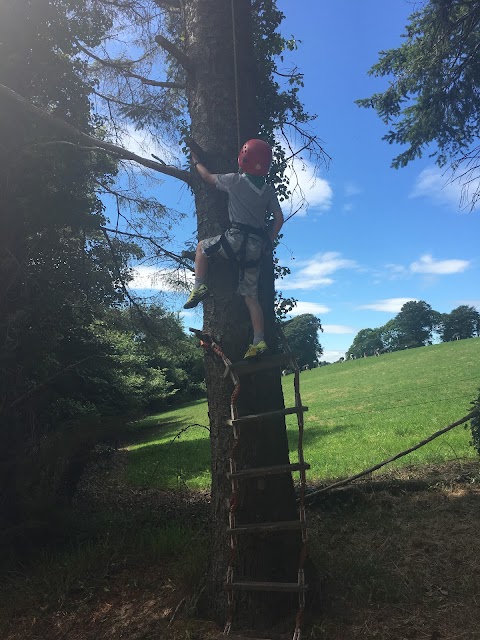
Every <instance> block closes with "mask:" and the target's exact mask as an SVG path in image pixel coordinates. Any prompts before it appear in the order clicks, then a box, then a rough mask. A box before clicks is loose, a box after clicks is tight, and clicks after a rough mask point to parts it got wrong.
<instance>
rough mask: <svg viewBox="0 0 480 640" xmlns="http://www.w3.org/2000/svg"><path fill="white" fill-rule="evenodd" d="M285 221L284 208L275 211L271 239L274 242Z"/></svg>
mask: <svg viewBox="0 0 480 640" xmlns="http://www.w3.org/2000/svg"><path fill="white" fill-rule="evenodd" d="M283 222H284V218H283V213H282V210H281V209H279V210H278V211H275V212H274V214H273V224H272V227H271V229H270V240H271V241H272V244H273V242H274V241H275V239H276V237H277V236H278V234H279V233H280V229H281V228H282V227H283Z"/></svg>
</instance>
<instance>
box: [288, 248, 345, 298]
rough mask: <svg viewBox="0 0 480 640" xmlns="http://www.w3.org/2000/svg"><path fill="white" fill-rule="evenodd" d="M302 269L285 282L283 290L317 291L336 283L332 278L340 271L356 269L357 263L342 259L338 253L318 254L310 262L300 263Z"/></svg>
mask: <svg viewBox="0 0 480 640" xmlns="http://www.w3.org/2000/svg"><path fill="white" fill-rule="evenodd" d="M298 266H299V267H301V268H300V269H299V270H298V271H297V272H296V273H295V274H294V275H293V276H288V277H287V278H285V279H284V280H283V283H282V288H283V289H290V290H292V289H315V288H317V287H324V286H328V285H330V284H332V283H333V282H334V280H333V278H332V277H331V276H332V275H333V274H334V273H335V272H336V271H339V270H340V269H356V268H357V263H356V262H355V261H354V260H349V259H347V258H342V255H341V254H340V253H338V252H336V251H327V252H325V253H317V254H316V255H315V256H314V257H313V258H311V259H310V260H305V261H301V262H299V263H298Z"/></svg>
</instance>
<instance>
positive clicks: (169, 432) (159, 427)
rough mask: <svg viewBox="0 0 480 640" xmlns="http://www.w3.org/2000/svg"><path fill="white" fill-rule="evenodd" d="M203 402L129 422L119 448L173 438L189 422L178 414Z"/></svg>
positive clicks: (195, 402)
mask: <svg viewBox="0 0 480 640" xmlns="http://www.w3.org/2000/svg"><path fill="white" fill-rule="evenodd" d="M204 402H205V400H204V399H200V400H191V401H190V402H185V403H183V404H182V405H180V406H178V407H175V408H172V409H168V410H166V411H165V412H163V413H158V414H154V415H151V416H149V417H147V418H143V419H141V420H136V421H135V422H130V423H129V424H128V425H127V428H126V429H125V430H124V432H123V433H122V434H121V436H120V442H121V446H122V447H128V446H130V445H138V444H142V443H145V444H148V443H149V442H151V441H152V440H157V439H160V438H166V437H170V436H171V437H172V438H173V437H174V436H175V435H176V433H178V432H180V431H181V430H182V429H184V428H185V427H187V426H188V424H189V422H190V418H189V417H181V415H179V414H180V412H183V411H184V410H186V409H189V408H191V407H198V406H199V405H201V404H203V403H204ZM175 414H177V415H175Z"/></svg>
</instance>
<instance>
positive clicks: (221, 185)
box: [215, 173, 280, 229]
mask: <svg viewBox="0 0 480 640" xmlns="http://www.w3.org/2000/svg"><path fill="white" fill-rule="evenodd" d="M215 178H216V181H215V184H216V187H217V189H219V190H220V191H225V192H226V193H228V216H229V218H230V222H238V223H240V224H248V225H250V226H251V227H256V228H257V229H259V228H260V229H263V228H264V227H265V226H266V220H265V218H266V217H267V215H268V214H270V213H275V212H276V211H280V205H279V204H278V199H277V194H276V193H275V189H274V188H273V187H272V186H271V185H269V184H264V185H263V186H262V188H261V189H258V188H257V187H256V186H255V185H254V184H253V183H252V182H250V180H249V179H248V178H247V176H246V175H245V174H240V173H218V174H216V176H215Z"/></svg>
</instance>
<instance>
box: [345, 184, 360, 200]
mask: <svg viewBox="0 0 480 640" xmlns="http://www.w3.org/2000/svg"><path fill="white" fill-rule="evenodd" d="M360 193H362V190H361V189H360V188H359V187H357V185H356V184H354V183H353V182H347V184H346V185H345V197H346V198H352V197H353V196H358V195H359V194H360Z"/></svg>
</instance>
